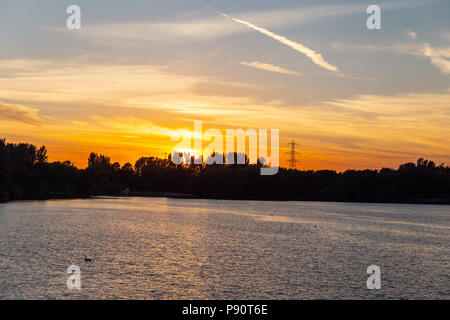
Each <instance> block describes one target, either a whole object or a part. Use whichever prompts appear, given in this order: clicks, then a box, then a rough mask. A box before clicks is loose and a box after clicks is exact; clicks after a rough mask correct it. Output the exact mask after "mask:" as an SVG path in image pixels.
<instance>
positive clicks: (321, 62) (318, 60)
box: [209, 7, 338, 72]
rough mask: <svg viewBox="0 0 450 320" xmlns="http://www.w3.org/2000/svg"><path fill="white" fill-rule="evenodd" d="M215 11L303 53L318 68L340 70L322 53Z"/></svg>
mask: <svg viewBox="0 0 450 320" xmlns="http://www.w3.org/2000/svg"><path fill="white" fill-rule="evenodd" d="M209 9H212V8H211V7H209ZM212 10H214V9H212ZM214 11H216V12H217V13H218V14H220V15H222V16H224V17H225V18H228V19H230V20H232V21H234V22H237V23H240V24H243V25H245V26H247V27H249V28H250V29H253V30H256V31H258V32H260V33H262V34H264V35H266V36H268V37H270V38H272V39H274V40H277V41H278V42H281V43H282V44H284V45H287V46H288V47H291V48H292V49H294V50H295V51H298V52H300V53H303V54H304V55H306V56H307V57H308V58H310V59H311V60H312V62H314V63H315V64H317V65H318V66H321V67H322V68H324V69H327V70H330V71H334V72H337V71H338V68H337V67H336V66H333V65H331V64H329V63H328V62H326V61H325V59H324V58H323V57H322V55H321V54H320V53H317V52H315V51H314V50H312V49H310V48H308V47H306V46H304V45H302V44H301V43H297V42H295V41H292V40H289V39H288V38H286V37H284V36H280V35H278V34H276V33H273V32H272V31H269V30H267V29H264V28H261V27H258V26H255V25H254V24H252V23H250V22H247V21H244V20H240V19H236V18H233V17H230V16H229V15H227V14H225V13H222V12H220V11H217V10H214Z"/></svg>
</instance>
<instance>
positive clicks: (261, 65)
mask: <svg viewBox="0 0 450 320" xmlns="http://www.w3.org/2000/svg"><path fill="white" fill-rule="evenodd" d="M241 64H242V65H244V66H247V67H250V68H255V69H259V70H265V71H269V72H275V73H281V74H290V75H299V73H298V72H295V71H291V70H288V69H285V68H283V67H279V66H276V65H273V64H270V63H264V62H259V61H252V62H247V61H241Z"/></svg>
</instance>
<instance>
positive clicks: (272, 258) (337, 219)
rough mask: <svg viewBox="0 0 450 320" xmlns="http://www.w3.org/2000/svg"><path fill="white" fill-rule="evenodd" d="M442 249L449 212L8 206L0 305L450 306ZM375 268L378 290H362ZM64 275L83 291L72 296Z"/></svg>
mask: <svg viewBox="0 0 450 320" xmlns="http://www.w3.org/2000/svg"><path fill="white" fill-rule="evenodd" d="M449 240H450V206H434V205H399V204H359V203H358V204H357V203H319V202H261V201H227V200H183V199H166V198H96V199H84V200H54V201H42V202H40V201H25V202H11V203H6V204H0V298H1V299H322V298H325V299H348V298H350V299H373V298H375V299H422V298H424V299H431V298H433V299H449V298H450V281H449V277H450V249H449V247H450V246H449V244H450V241H449ZM85 255H86V256H88V257H89V258H92V259H93V262H91V263H85V261H84V256H85ZM373 264H375V265H378V266H379V267H380V268H381V289H380V290H368V289H367V286H366V281H367V278H368V276H369V275H368V274H366V269H367V267H368V266H369V265H373ZM69 265H78V266H79V267H80V268H81V286H82V288H81V290H69V289H67V286H66V280H67V278H68V276H69V274H67V273H66V270H67V267H68V266H69Z"/></svg>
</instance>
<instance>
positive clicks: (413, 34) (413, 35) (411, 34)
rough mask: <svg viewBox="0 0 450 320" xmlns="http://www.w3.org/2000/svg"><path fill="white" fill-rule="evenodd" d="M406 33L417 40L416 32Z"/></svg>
mask: <svg viewBox="0 0 450 320" xmlns="http://www.w3.org/2000/svg"><path fill="white" fill-rule="evenodd" d="M407 35H408V37H409V38H411V39H414V40H417V33H415V32H414V31H409V32H407Z"/></svg>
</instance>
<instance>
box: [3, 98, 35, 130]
mask: <svg viewBox="0 0 450 320" xmlns="http://www.w3.org/2000/svg"><path fill="white" fill-rule="evenodd" d="M38 111H39V110H38V109H36V108H30V107H26V106H23V105H20V104H10V103H5V102H2V101H0V120H12V121H19V122H24V123H28V124H32V125H35V126H39V125H41V121H40V119H39V117H38V115H37V113H38Z"/></svg>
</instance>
